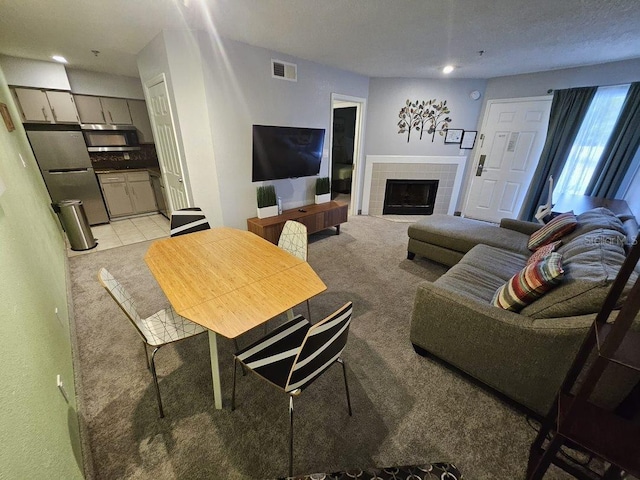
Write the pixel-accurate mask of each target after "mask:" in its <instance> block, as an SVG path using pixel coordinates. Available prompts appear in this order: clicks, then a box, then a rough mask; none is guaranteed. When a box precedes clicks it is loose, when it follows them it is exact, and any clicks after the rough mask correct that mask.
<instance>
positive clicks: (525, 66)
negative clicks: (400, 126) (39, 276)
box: [0, 0, 640, 78]
mask: <svg viewBox="0 0 640 480" xmlns="http://www.w3.org/2000/svg"><path fill="white" fill-rule="evenodd" d="M185 4H186V5H187V7H185ZM205 12H206V13H205ZM163 28H206V29H211V28H215V29H216V31H217V32H218V34H220V35H222V36H224V37H228V38H231V39H235V40H239V41H242V42H246V43H249V44H252V45H257V46H261V47H265V48H269V49H272V50H276V51H279V52H282V53H286V54H290V55H293V56H296V57H299V58H303V59H307V60H311V61H315V62H318V63H322V64H325V65H330V66H333V67H337V68H341V69H345V70H350V71H353V72H357V73H360V74H363V75H367V76H371V77H428V78H436V77H441V76H442V74H441V73H440V70H441V68H442V67H443V66H444V65H445V64H447V63H452V64H454V65H456V66H457V67H458V68H457V69H456V70H455V71H454V73H453V74H451V75H450V76H451V77H455V78H491V77H498V76H504V75H513V74H519V73H530V72H537V71H544V70H553V69H559V68H566V67H575V66H581V65H592V64H597V63H605V62H610V61H616V60H625V59H631V58H638V57H640V1H639V0H606V1H604V0H0V53H3V54H6V55H13V56H17V57H25V58H32V59H39V60H49V59H50V57H51V55H54V54H58V55H63V56H65V57H66V58H67V59H68V60H69V66H70V67H73V68H80V69H85V70H94V71H101V72H108V73H113V74H119V75H129V76H137V74H138V71H137V67H136V55H137V53H138V52H139V51H140V50H141V49H142V48H143V47H144V46H145V45H146V44H147V43H148V42H149V41H150V40H151V39H152V38H154V37H155V36H156V35H157V34H158V32H160V31H161V30H162V29H163ZM91 50H98V51H100V54H99V55H98V56H95V55H94V54H93V53H92V52H91ZM481 50H483V51H484V54H482V55H480V54H479V52H480V51H481Z"/></svg>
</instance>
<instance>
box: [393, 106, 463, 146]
mask: <svg viewBox="0 0 640 480" xmlns="http://www.w3.org/2000/svg"><path fill="white" fill-rule="evenodd" d="M449 113H451V111H450V110H449V107H448V106H447V101H446V100H443V101H441V102H438V101H437V100H436V99H435V98H434V99H433V100H428V101H426V100H423V101H421V102H420V101H418V100H416V101H415V102H412V101H411V100H407V103H406V104H405V106H404V107H402V108H401V109H400V113H399V114H398V117H400V121H399V122H398V127H399V130H398V133H406V134H407V142H409V140H410V139H411V130H416V131H418V132H420V140H422V134H423V133H424V132H425V130H426V132H427V133H428V134H430V135H431V141H432V142H433V141H434V140H435V138H436V132H439V133H440V135H444V132H445V130H446V129H447V128H449V122H451V118H450V117H449V116H448V115H449ZM443 117H444V118H443Z"/></svg>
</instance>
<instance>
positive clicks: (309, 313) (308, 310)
mask: <svg viewBox="0 0 640 480" xmlns="http://www.w3.org/2000/svg"><path fill="white" fill-rule="evenodd" d="M307 314H308V315H309V318H307V320H309V323H311V307H310V306H309V300H307Z"/></svg>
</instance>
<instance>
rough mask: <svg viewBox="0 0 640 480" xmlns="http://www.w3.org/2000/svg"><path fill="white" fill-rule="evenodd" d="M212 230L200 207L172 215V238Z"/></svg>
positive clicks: (182, 210)
mask: <svg viewBox="0 0 640 480" xmlns="http://www.w3.org/2000/svg"><path fill="white" fill-rule="evenodd" d="M210 228H211V227H210V226H209V222H208V221H207V217H205V216H204V213H202V209H201V208H199V207H190V208H181V209H180V210H174V211H173V212H172V213H171V232H170V235H171V236H172V237H176V236H178V235H185V234H187V233H193V232H199V231H200V230H209V229H210Z"/></svg>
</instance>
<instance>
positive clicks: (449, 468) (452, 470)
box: [290, 463, 464, 480]
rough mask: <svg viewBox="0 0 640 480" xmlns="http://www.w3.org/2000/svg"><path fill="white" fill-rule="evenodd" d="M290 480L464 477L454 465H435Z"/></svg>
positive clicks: (458, 479) (451, 479)
mask: <svg viewBox="0 0 640 480" xmlns="http://www.w3.org/2000/svg"><path fill="white" fill-rule="evenodd" d="M290 478H291V480H350V479H357V480H436V479H438V480H462V479H463V478H464V477H463V476H462V474H461V473H460V471H459V470H458V469H457V468H456V466H455V465H453V464H450V463H433V464H428V465H411V466H404V467H389V468H372V469H368V470H350V471H348V472H334V473H314V474H312V475H302V476H299V477H293V478H292V477H290Z"/></svg>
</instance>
